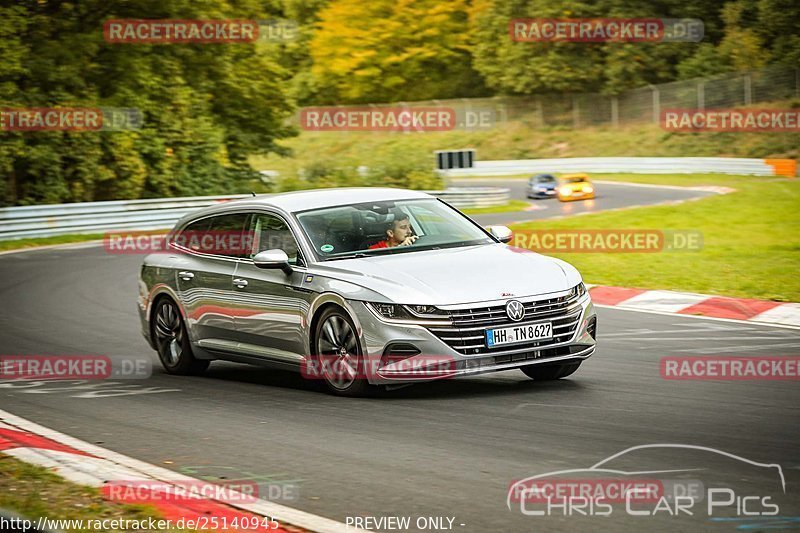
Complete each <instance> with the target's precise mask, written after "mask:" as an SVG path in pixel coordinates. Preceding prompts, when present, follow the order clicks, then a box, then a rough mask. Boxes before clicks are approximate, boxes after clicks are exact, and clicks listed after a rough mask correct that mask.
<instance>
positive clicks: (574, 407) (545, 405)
mask: <svg viewBox="0 0 800 533" xmlns="http://www.w3.org/2000/svg"><path fill="white" fill-rule="evenodd" d="M528 405H534V406H537V407H565V408H567V409H595V410H599V411H624V412H626V413H635V412H637V411H636V410H634V409H620V408H615V407H591V406H588V405H562V404H556V403H521V404H519V405H518V406H516V407H515V408H514V409H513V410H512V411H511V412H512V413H513V412H515V411H519V410H520V409H521V408H523V407H525V406H528Z"/></svg>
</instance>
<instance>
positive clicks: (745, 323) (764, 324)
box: [594, 304, 800, 330]
mask: <svg viewBox="0 0 800 533" xmlns="http://www.w3.org/2000/svg"><path fill="white" fill-rule="evenodd" d="M594 306H595V307H601V308H603V309H613V310H616V311H627V312H630V313H649V314H652V315H665V316H670V317H672V318H676V317H681V318H689V319H700V320H711V321H715V322H728V323H731V324H740V325H742V326H759V327H767V328H781V329H793V330H800V325H797V326H790V325H788V324H771V323H769V322H756V321H754V320H752V319H751V320H737V319H735V318H719V317H715V316H703V315H676V314H675V313H665V312H663V311H653V310H652V309H626V308H625V307H622V306H619V305H606V304H594Z"/></svg>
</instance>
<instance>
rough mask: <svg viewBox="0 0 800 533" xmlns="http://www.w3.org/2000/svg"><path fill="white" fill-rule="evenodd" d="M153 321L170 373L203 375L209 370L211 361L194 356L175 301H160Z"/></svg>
mask: <svg viewBox="0 0 800 533" xmlns="http://www.w3.org/2000/svg"><path fill="white" fill-rule="evenodd" d="M152 322H153V325H152V327H153V340H154V341H155V345H156V351H157V352H158V358H159V359H160V360H161V365H162V366H163V367H164V370H166V371H167V373H168V374H177V375H192V374H202V373H203V372H204V371H205V370H206V369H207V368H208V365H209V363H210V361H206V360H203V359H196V358H195V357H194V354H193V353H192V345H191V343H190V342H189V335H188V334H187V333H186V325H185V324H184V323H183V317H182V316H181V312H180V310H178V306H177V305H175V302H173V301H172V300H171V299H169V298H162V299H161V300H159V301H158V302H157V303H156V309H155V311H154V313H153V321H152Z"/></svg>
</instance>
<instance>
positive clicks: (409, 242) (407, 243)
mask: <svg viewBox="0 0 800 533" xmlns="http://www.w3.org/2000/svg"><path fill="white" fill-rule="evenodd" d="M416 240H417V236H416V235H412V236H411V237H406V240H404V241H403V242H401V243H400V246H411V245H412V244H414V241H416Z"/></svg>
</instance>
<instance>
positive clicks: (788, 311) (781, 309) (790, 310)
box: [753, 303, 800, 325]
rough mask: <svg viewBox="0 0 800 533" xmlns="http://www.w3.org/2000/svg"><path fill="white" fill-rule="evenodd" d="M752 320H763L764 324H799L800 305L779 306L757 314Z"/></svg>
mask: <svg viewBox="0 0 800 533" xmlns="http://www.w3.org/2000/svg"><path fill="white" fill-rule="evenodd" d="M753 320H764V321H765V322H777V323H779V324H795V325H797V324H800V304H794V303H787V304H781V305H779V306H778V307H773V308H772V309H769V310H768V311H764V312H763V313H759V314H758V315H756V316H754V317H753Z"/></svg>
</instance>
